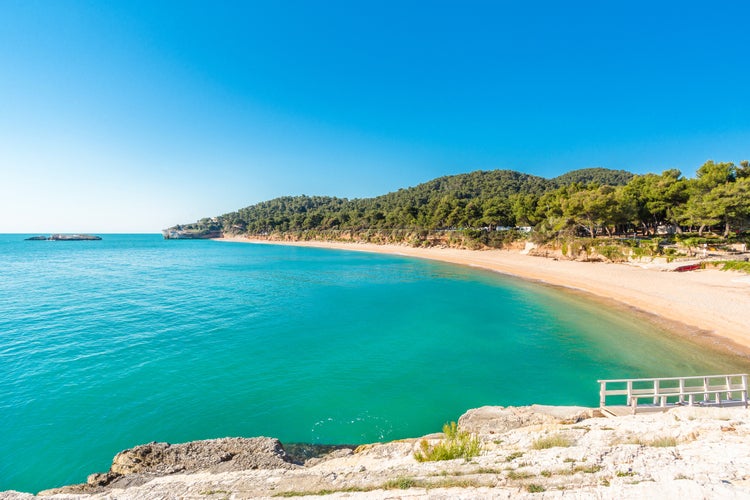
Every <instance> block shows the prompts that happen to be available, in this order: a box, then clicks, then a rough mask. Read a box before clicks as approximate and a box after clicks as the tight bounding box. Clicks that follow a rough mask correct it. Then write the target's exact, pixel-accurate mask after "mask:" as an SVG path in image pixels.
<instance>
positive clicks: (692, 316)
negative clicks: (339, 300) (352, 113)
mask: <svg viewBox="0 0 750 500" xmlns="http://www.w3.org/2000/svg"><path fill="white" fill-rule="evenodd" d="M220 241H233V242H243V243H256V244H276V245H295V246H307V247H317V248H329V249H338V250H350V251H360V252H373V253H383V254H392V255H403V256H408V257H416V258H421V259H431V260H436V261H441V262H447V263H451V264H458V265H464V266H472V267H478V268H482V269H488V270H492V271H496V272H499V273H503V274H507V275H512V276H516V277H519V278H523V279H527V280H533V281H538V282H541V283H544V284H547V285H553V286H558V287H564V288H568V289H571V290H575V291H578V292H584V293H587V294H590V295H591V296H592V298H596V299H598V300H604V301H607V302H609V303H610V305H615V306H617V305H619V306H626V307H627V308H629V309H630V310H629V311H627V313H632V314H638V315H642V316H643V317H645V318H647V319H649V320H650V321H652V322H655V323H656V324H658V325H659V326H660V327H662V328H664V329H665V330H668V331H670V332H673V333H675V334H678V335H682V336H685V337H688V338H690V340H692V341H695V342H699V343H703V344H706V345H708V346H710V347H712V348H716V349H721V350H725V351H728V352H731V353H733V354H739V355H742V356H744V357H750V276H748V275H746V274H742V273H737V272H733V271H719V270H714V269H706V270H700V271H692V272H684V273H677V272H667V271H664V270H663V268H661V267H659V266H649V265H648V264H645V265H632V264H610V263H601V262H575V261H562V260H554V259H549V258H544V257H533V256H528V255H523V254H521V253H520V252H518V251H507V250H459V249H451V248H414V247H407V246H398V245H375V244H365V243H339V242H322V241H310V242H287V241H284V242H277V241H266V240H253V239H247V238H244V237H235V238H223V239H222V240H220Z"/></svg>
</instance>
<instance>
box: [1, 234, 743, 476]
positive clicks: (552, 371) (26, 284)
mask: <svg viewBox="0 0 750 500" xmlns="http://www.w3.org/2000/svg"><path fill="white" fill-rule="evenodd" d="M23 238H24V237H23V236H21V235H0V273H2V276H1V280H0V429H2V430H3V435H2V437H0V490H4V489H19V490H24V491H38V490H40V489H43V488H49V487H53V486H59V485H62V484H69V483H75V482H82V481H85V478H86V475H87V474H89V473H92V472H95V471H105V470H107V469H108V467H109V464H110V461H111V458H112V456H113V455H115V454H116V453H117V452H118V451H120V450H122V449H124V448H128V447H132V446H134V445H137V444H141V443H145V442H149V441H169V442H183V441H189V440H195V439H206V438H214V437H224V436H258V435H266V436H274V437H278V438H280V439H281V440H282V441H286V442H317V443H329V444H332V443H348V444H357V443H364V442H370V441H381V440H389V439H397V438H402V437H408V436H417V435H421V434H426V433H429V432H434V431H437V430H439V429H440V427H441V426H442V424H443V423H445V422H446V421H449V420H456V419H457V418H458V417H459V416H460V414H461V413H462V412H463V411H465V410H466V409H468V408H471V407H476V406H481V405H485V404H496V405H521V404H531V403H544V404H581V405H596V404H597V385H596V379H597V378H610V377H611V378H620V377H633V376H668V375H689V374H700V373H707V372H715V373H721V372H725V371H739V370H743V371H744V370H747V366H743V365H742V362H741V361H738V360H735V359H732V358H728V357H726V356H719V355H715V354H710V353H706V351H705V350H704V349H700V348H697V347H695V346H691V345H689V344H686V343H685V342H684V341H680V340H675V339H673V338H672V337H670V336H665V335H659V332H658V331H656V330H655V329H654V327H652V326H651V325H648V324H645V323H643V322H641V321H638V320H636V319H634V318H632V317H630V316H629V315H626V314H624V313H622V312H621V311H615V310H609V309H604V308H602V306H600V305H598V304H592V303H590V302H587V301H586V300H583V299H581V298H580V297H576V296H573V295H569V294H566V293H563V292H560V291H558V290H554V289H550V288H546V287H542V286H540V285H536V284H530V283H526V282H523V281H519V280H515V279H512V278H507V277H503V276H500V275H496V274H493V273H489V272H484V271H481V270H477V269H470V268H461V267H456V266H449V265H443V264H439V263H434V262H427V261H422V260H418V259H408V258H405V257H399V256H384V255H370V254H364V253H358V252H343V251H333V250H319V249H312V248H295V247H278V246H265V245H240V244H227V243H219V242H212V241H165V240H162V239H161V237H159V236H156V235H104V239H103V240H102V241H93V242H91V241H82V242H47V241H37V242H27V241H23Z"/></svg>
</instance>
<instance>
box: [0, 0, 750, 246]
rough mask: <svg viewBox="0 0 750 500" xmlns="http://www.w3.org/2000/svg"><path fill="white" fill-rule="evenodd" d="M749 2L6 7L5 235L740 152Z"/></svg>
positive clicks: (0, 191)
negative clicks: (456, 177) (477, 173)
mask: <svg viewBox="0 0 750 500" xmlns="http://www.w3.org/2000/svg"><path fill="white" fill-rule="evenodd" d="M748 21H750V3H748V2H745V1H740V0H738V1H723V2H715V3H712V4H709V3H708V2H690V1H680V2H668V1H666V2H634V1H628V2H624V1H623V2H615V1H597V2H542V1H528V2H518V1H513V2H511V1H507V2H504V1H491V2H481V1H460V2H459V1H455V2H444V1H427V0H425V1H419V2H416V1H404V0H400V1H393V2H391V1H377V2H367V1H341V2H337V1H323V0H318V1H282V0H278V1H267V2H251V1H237V2H233V1H224V2H208V1H206V2H191V1H177V2H165V1H154V0H151V1H143V2H141V1H132V0H129V1H127V2H105V1H66V0H61V1H55V2H51V1H35V0H0V72H1V73H0V174H1V175H0V210H1V211H2V213H3V217H2V219H0V232H40V233H45V232H56V231H60V232H77V231H86V232H156V231H158V230H159V229H161V228H164V227H167V226H170V225H173V224H175V223H180V222H190V221H194V220H196V219H198V218H200V217H203V216H211V215H218V214H221V213H225V212H229V211H232V210H235V209H237V208H240V207H244V206H247V205H250V204H253V203H256V202H258V201H262V200H265V199H270V198H274V197H277V196H281V195H287V194H289V195H296V194H311V195H312V194H321V195H334V196H342V197H349V198H354V197H369V196H375V195H378V194H383V193H386V192H389V191H393V190H396V189H398V188H401V187H408V186H413V185H416V184H419V183H421V182H425V181H427V180H430V179H432V178H435V177H438V176H442V175H449V174H456V173H462V172H470V171H473V170H478V169H495V168H504V169H513V170H519V171H522V172H527V173H530V174H535V175H540V176H543V177H554V176H556V175H559V174H561V173H564V172H566V171H569V170H573V169H578V168H585V167H593V166H602V167H608V168H616V169H619V168H622V169H627V170H630V171H633V172H636V173H645V172H661V171H662V170H665V169H667V168H679V169H681V170H682V171H683V173H685V174H686V175H688V176H692V175H693V174H694V172H695V169H696V168H697V167H699V166H700V165H701V164H702V163H703V162H704V161H706V160H707V159H714V160H717V161H734V162H739V161H740V160H743V159H750V150H749V149H750V148H749V147H748V145H750V56H749V54H750V51H749V50H748V46H750V42H748V37H747V25H748Z"/></svg>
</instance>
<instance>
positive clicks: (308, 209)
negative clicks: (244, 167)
mask: <svg viewBox="0 0 750 500" xmlns="http://www.w3.org/2000/svg"><path fill="white" fill-rule="evenodd" d="M632 177H633V174H631V173H629V172H626V171H623V170H609V169H604V168H591V169H583V170H576V171H572V172H568V173H567V174H564V175H562V176H560V177H557V178H554V179H544V178H542V177H537V176H533V175H528V174H523V173H520V172H515V171H511V170H492V171H476V172H471V173H467V174H459V175H451V176H445V177H440V178H437V179H434V180H431V181H429V182H425V183H423V184H420V185H418V186H415V187H410V188H406V189H399V190H398V191H395V192H392V193H388V194H384V195H382V196H378V197H375V198H363V199H352V200H348V199H343V198H335V197H327V196H304V195H303V196H285V197H281V198H276V199H273V200H269V201H264V202H261V203H258V204H256V205H252V206H249V207H246V208H242V209H240V210H238V211H236V212H231V213H228V214H224V215H221V216H219V217H214V218H212V219H209V218H206V219H202V220H200V221H198V222H197V223H195V224H188V225H184V226H177V228H178V229H185V230H197V231H223V232H224V233H249V234H262V233H270V232H274V231H277V232H284V231H307V230H331V229H342V230H368V229H374V230H380V229H420V230H422V229H426V230H434V229H443V228H466V227H475V228H476V227H491V226H514V225H526V224H528V223H529V220H528V215H529V212H530V209H531V207H530V206H529V205H530V204H532V203H536V200H538V198H539V197H540V196H541V195H542V194H543V193H545V192H549V191H552V190H554V189H558V188H560V187H561V186H565V185H569V184H573V183H580V184H590V183H596V184H598V185H611V186H621V185H624V184H626V183H627V182H628V181H629V180H630V179H631V178H632Z"/></svg>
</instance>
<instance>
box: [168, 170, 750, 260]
mask: <svg viewBox="0 0 750 500" xmlns="http://www.w3.org/2000/svg"><path fill="white" fill-rule="evenodd" d="M748 222H750V164H749V163H748V162H747V161H742V162H740V165H739V166H737V165H735V164H734V163H715V162H713V161H708V162H706V163H705V164H703V165H702V166H701V167H700V168H699V169H698V171H697V175H696V177H695V178H691V179H688V178H685V177H683V176H682V173H681V172H680V171H679V170H667V171H665V172H662V173H661V174H646V175H633V174H631V173H628V172H625V171H622V170H608V169H603V168H596V169H584V170H577V171H573V172H569V173H567V174H564V175H562V176H560V177H557V178H555V179H544V178H541V177H536V176H532V175H527V174H523V173H519V172H514V171H509V170H494V171H477V172H472V173H468V174H461V175H454V176H447V177H440V178H438V179H434V180H432V181H429V182H426V183H424V184H420V185H418V186H415V187H411V188H408V189H400V190H398V191H396V192H392V193H388V194H385V195H382V196H378V197H376V198H366V199H352V200H348V199H343V198H335V197H327V196H286V197H282V198H276V199H273V200H269V201H264V202H261V203H258V204H256V205H252V206H249V207H246V208H243V209H240V210H238V211H236V212H231V213H228V214H224V215H222V216H219V217H215V218H213V219H203V220H201V221H198V222H197V223H195V224H190V225H186V226H180V228H181V229H186V230H196V231H209V230H214V231H216V230H221V231H223V232H224V233H226V234H251V235H269V234H291V233H296V234H301V233H305V234H308V235H309V234H315V235H317V236H316V237H320V236H321V235H322V236H323V237H332V236H331V235H336V234H340V233H342V232H346V233H348V234H349V235H352V234H362V233H364V232H367V233H368V234H370V235H371V234H374V233H381V234H396V233H399V234H401V233H403V234H410V235H415V234H416V235H417V236H419V235H422V236H424V235H426V234H428V233H430V232H436V231H443V232H446V231H447V232H457V231H460V232H462V233H463V234H464V235H467V236H468V237H469V238H470V239H474V240H477V241H480V242H482V243H483V244H485V245H488V246H501V245H502V243H503V242H505V241H507V240H508V239H509V238H510V239H513V238H515V237H516V236H515V233H514V234H511V235H510V236H507V235H506V236H502V237H500V236H497V235H496V234H494V233H501V232H503V231H496V230H497V229H508V228H517V227H519V226H520V227H533V228H534V231H533V238H535V239H536V240H537V241H549V240H553V239H555V238H558V239H559V238H560V237H561V235H563V236H565V235H568V236H573V237H588V238H596V237H598V236H602V235H606V236H610V237H612V236H616V235H623V234H628V235H636V234H638V235H644V236H645V235H655V234H657V232H669V233H678V234H679V233H683V232H685V231H696V232H697V237H699V238H700V237H702V236H704V233H705V232H706V231H715V232H718V233H719V234H721V235H723V236H724V237H727V236H729V235H730V233H731V232H735V233H736V232H740V231H742V230H744V229H745V228H746V227H747V225H748ZM511 233H512V231H511Z"/></svg>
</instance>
